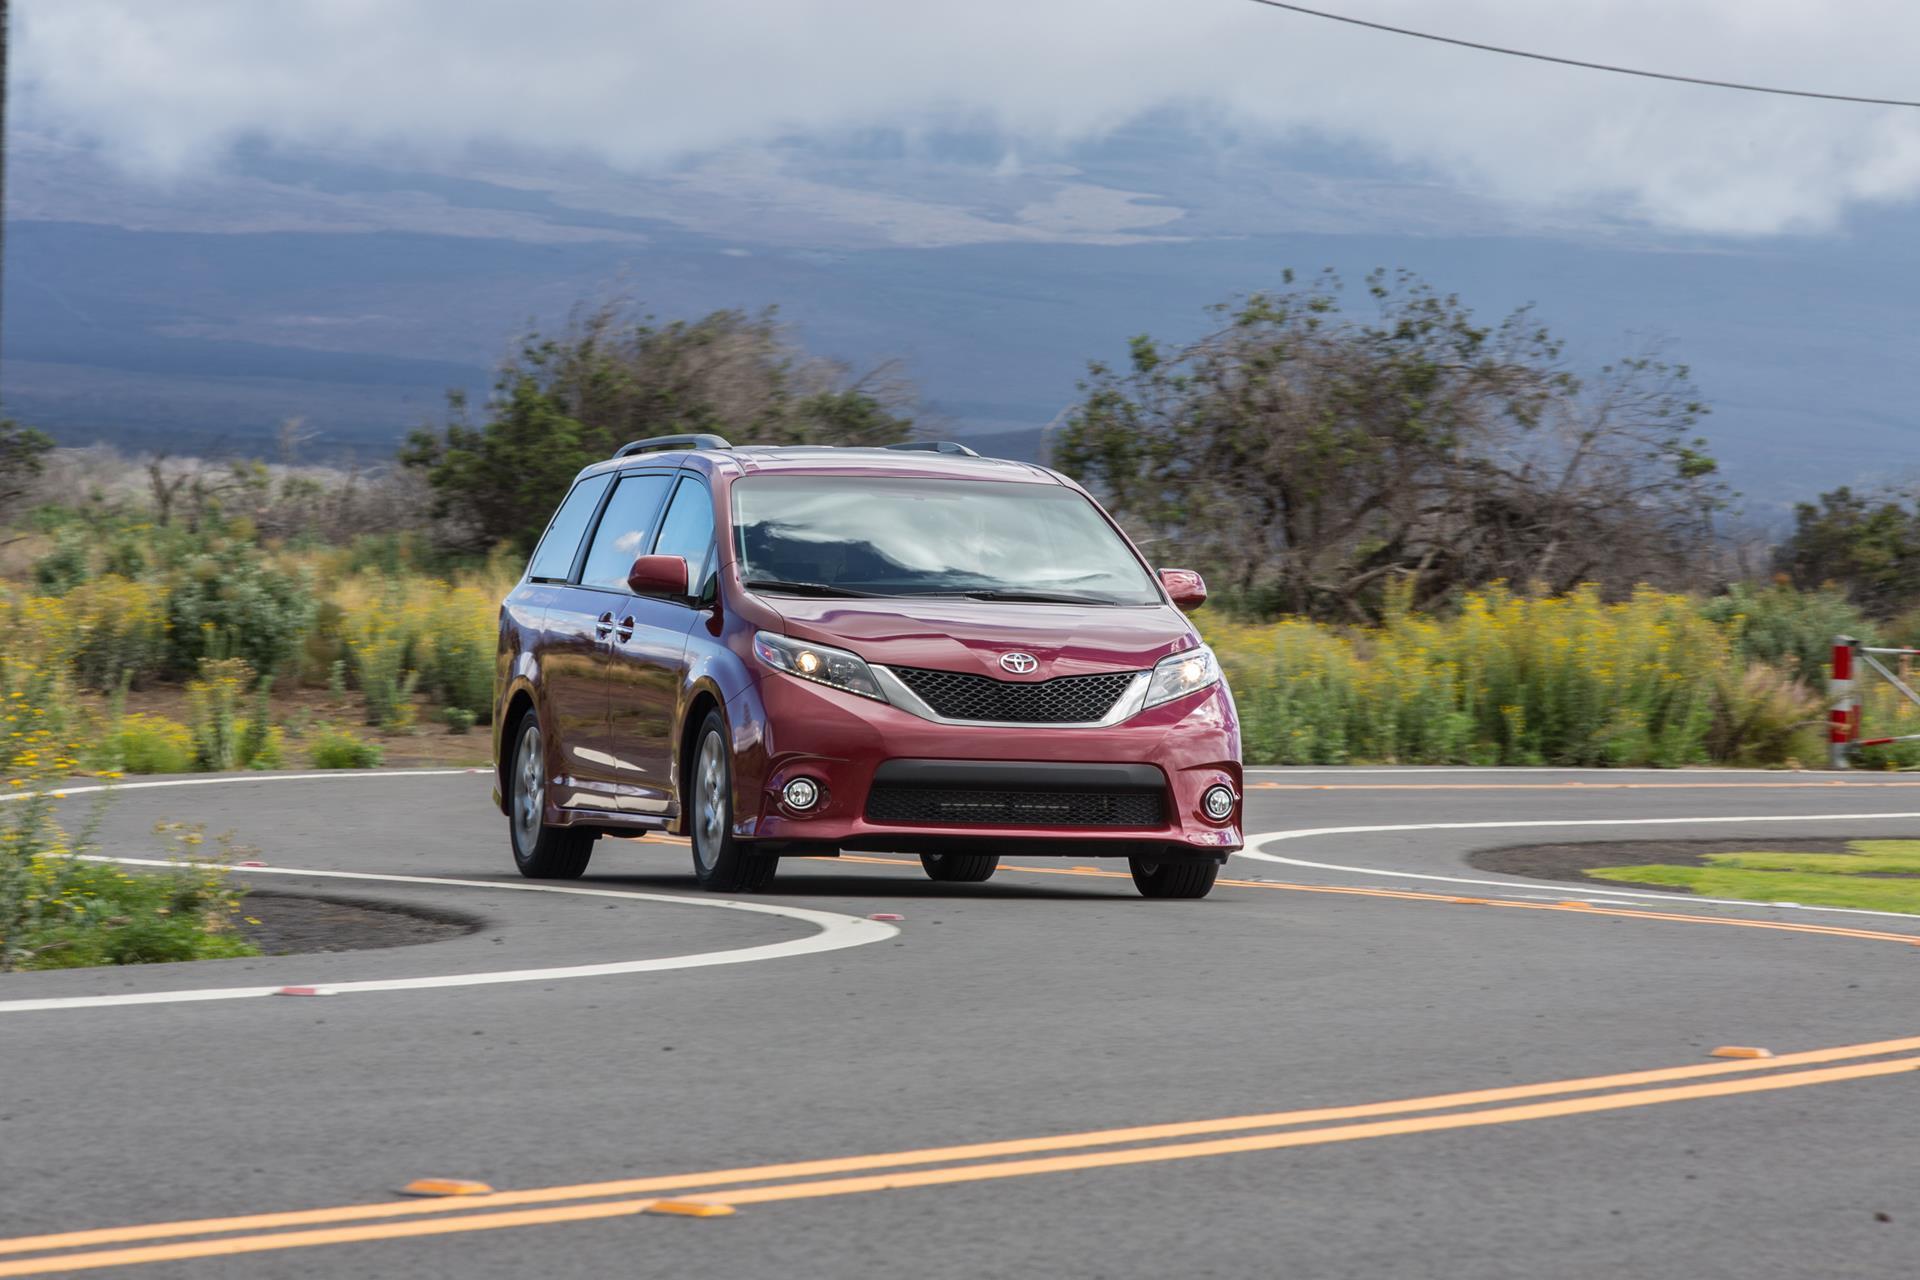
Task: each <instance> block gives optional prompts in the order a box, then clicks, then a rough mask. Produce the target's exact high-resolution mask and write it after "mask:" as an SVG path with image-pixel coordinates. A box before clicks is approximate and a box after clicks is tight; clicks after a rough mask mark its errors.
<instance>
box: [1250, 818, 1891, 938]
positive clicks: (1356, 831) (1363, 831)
mask: <svg viewBox="0 0 1920 1280" xmlns="http://www.w3.org/2000/svg"><path fill="white" fill-rule="evenodd" d="M1889 818H1920V813H1792V814H1779V813H1775V814H1734V815H1733V816H1731V817H1718V818H1545V819H1538V820H1533V819H1528V820H1522V821H1512V822H1400V823H1392V824H1387V825H1381V826H1369V827H1306V828H1302V829H1301V830H1298V831H1267V832H1263V833H1261V834H1259V835H1254V836H1249V837H1248V838H1247V847H1246V848H1244V849H1242V850H1240V851H1239V852H1238V853H1236V854H1235V855H1234V856H1235V857H1237V858H1253V859H1256V860H1258V861H1260V862H1275V863H1279V864H1281V865H1282V866H1289V867H1311V868H1312V869H1314V870H1316V871H1339V872H1342V873H1344V874H1347V875H1356V876H1383V877H1386V878H1387V879H1391V880H1429V881H1438V882H1440V883H1442V884H1474V885H1495V886H1498V887H1499V888H1502V889H1544V890H1548V891H1549V892H1551V891H1553V890H1556V889H1557V890H1560V891H1561V896H1562V897H1565V896H1567V891H1568V889H1569V887H1570V886H1569V885H1568V884H1558V885H1556V884H1553V883H1551V882H1549V881H1541V880H1521V879H1511V880H1484V879H1481V880H1476V879H1473V878H1472V877H1469V876H1442V875H1434V874H1431V873H1428V872H1420V871H1393V870H1388V869H1385V868H1381V867H1355V866H1348V865H1346V864H1344V863H1338V862H1313V861H1310V860H1308V859H1306V858H1287V857H1283V856H1281V855H1280V854H1277V853H1268V852H1266V849H1265V846H1267V845H1270V844H1278V843H1279V842H1280V841H1282V840H1307V839H1311V838H1313V837H1315V836H1358V835H1388V834H1392V833H1394V832H1402V831H1493V830H1503V829H1520V828H1527V827H1658V826H1685V825H1689V824H1700V823H1728V822H1882V821H1885V820H1887V819H1889ZM1600 892H1602V893H1604V894H1606V896H1608V897H1610V898H1651V899H1654V900H1656V901H1660V902H1668V903H1673V904H1675V905H1681V904H1697V903H1709V904H1712V905H1714V906H1723V907H1764V908H1767V909H1769V910H1773V909H1780V910H1791V911H1820V912H1830V913H1832V914H1835V915H1849V916H1890V917H1892V918H1894V919H1896V920H1913V919H1915V918H1916V917H1915V916H1914V915H1913V913H1911V912H1907V911H1874V910H1870V909H1868V908H1866V907H1814V906H1807V905H1805V904H1804V903H1799V902H1759V901H1755V900H1753V899H1748V898H1702V897H1698V896H1696V895H1694V894H1691V893H1687V894H1681V893H1658V892H1648V891H1643V890H1635V889H1602V890H1600Z"/></svg>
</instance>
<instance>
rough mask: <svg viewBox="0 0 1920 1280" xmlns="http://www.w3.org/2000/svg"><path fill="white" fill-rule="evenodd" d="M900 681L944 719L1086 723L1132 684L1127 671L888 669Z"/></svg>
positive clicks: (1108, 708) (1099, 715)
mask: <svg viewBox="0 0 1920 1280" xmlns="http://www.w3.org/2000/svg"><path fill="white" fill-rule="evenodd" d="M892 671H893V673H894V674H895V675H897V676H899V677H900V681H901V683H902V684H904V685H906V686H907V688H909V689H911V690H913V691H914V692H915V693H917V694H919V695H920V698H921V700H922V701H924V702H925V703H926V704H927V705H928V706H929V707H932V708H933V709H934V712H935V713H936V714H938V715H943V716H945V717H946V718H947V719H949V720H999V721H1002V722H1005V723H1010V724H1086V723H1089V722H1091V721H1095V720H1100V719H1103V718H1105V716H1106V714H1107V713H1108V712H1109V711H1111V710H1113V704H1114V703H1116V702H1118V701H1119V700H1120V695H1121V694H1123V693H1125V692H1126V691H1127V686H1128V685H1129V684H1131V683H1133V677H1134V673H1133V672H1131V671H1112V672H1106V673H1103V674H1101V675H1096V676H1056V677H1055V678H1054V679H1052V680H1032V681H1013V680H994V679H992V678H990V677H987V676H975V675H967V674H966V673H964V672H960V671H929V670H927V669H925V668H924V667H894V668H892Z"/></svg>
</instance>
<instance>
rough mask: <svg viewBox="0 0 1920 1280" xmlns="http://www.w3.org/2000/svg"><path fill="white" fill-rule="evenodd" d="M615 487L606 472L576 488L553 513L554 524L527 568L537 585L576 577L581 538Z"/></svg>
mask: <svg viewBox="0 0 1920 1280" xmlns="http://www.w3.org/2000/svg"><path fill="white" fill-rule="evenodd" d="M611 483H613V473H612V472H603V473H601V474H600V475H597V476H588V477H587V478H586V479H585V480H582V481H581V482H580V483H579V484H576V485H575V486H573V492H571V493H569V494H568V495H567V500H566V501H565V502H562V503H561V504H560V509H559V510H558V511H556V512H554V513H553V523H551V524H549V525H548V526H547V532H546V534H545V536H543V537H542V538H541V539H540V545H539V546H538V547H535V548H534V551H533V559H532V560H531V561H530V562H529V563H528V564H527V576H528V577H529V578H532V579H533V580H534V581H536V582H565V581H566V580H567V578H568V577H569V576H571V575H572V573H573V561H574V557H576V556H577V555H579V554H580V538H581V536H582V535H583V534H585V533H586V531H587V522H588V521H589V520H592V519H593V513H594V511H595V510H596V509H597V508H598V507H599V506H600V498H601V496H602V495H603V494H605V493H606V491H607V486H608V485H609V484H611Z"/></svg>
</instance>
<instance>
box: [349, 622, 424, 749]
mask: <svg viewBox="0 0 1920 1280" xmlns="http://www.w3.org/2000/svg"><path fill="white" fill-rule="evenodd" d="M355 656H356V657H357V658H358V659H359V663H360V696H361V697H362V698H364V699H365V700H366V704H367V723H368V724H370V725H376V726H378V727H380V728H383V729H404V728H406V727H407V726H408V725H410V724H412V723H413V714H414V709H413V694H414V689H415V688H416V686H418V685H419V683H420V673H419V672H417V671H408V670H405V669H404V667H403V666H402V660H403V657H404V650H403V649H402V648H401V647H400V646H399V645H398V644H395V643H391V642H388V643H380V644H372V645H368V646H366V647H364V648H362V649H359V650H357V651H356V653H355Z"/></svg>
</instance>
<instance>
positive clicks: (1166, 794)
mask: <svg viewBox="0 0 1920 1280" xmlns="http://www.w3.org/2000/svg"><path fill="white" fill-rule="evenodd" d="M1205 599H1206V587H1205V585H1204V584H1203V583H1202V582H1201V580H1200V577H1199V575H1198V574H1195V573H1191V572H1187V571H1185V570H1180V569H1162V570H1160V571H1159V572H1158V573H1157V574H1156V573H1155V572H1154V571H1153V570H1152V569H1151V568H1150V567H1148V565H1147V563H1146V561H1145V560H1144V559H1142V558H1141V555H1140V553H1139V551H1138V550H1136V549H1135V547H1134V546H1133V544H1132V543H1131V542H1130V541H1128V539H1127V537H1126V535H1125V534H1123V533H1122V532H1121V531H1120V529H1119V528H1118V526H1116V525H1115V524H1114V523H1113V521H1112V519H1111V518H1110V517H1109V516H1108V515H1107V514H1106V512H1104V511H1102V510H1101V509H1100V507H1099V505H1098V504H1097V503H1095V502H1094V501H1093V499H1092V498H1091V497H1089V496H1088V495H1087V493H1086V491H1085V490H1083V489H1081V488H1080V486H1078V485H1076V484H1074V483H1073V482H1072V481H1071V480H1068V479H1066V478H1065V477H1063V476H1061V475H1059V474H1057V473H1055V472H1053V471H1050V470H1048V469H1046V468H1045V467H1039V466H1033V465H1030V464H1027V463H1021V462H1007V461H1001V460H999V459H994V458H982V457H978V456H976V455H975V454H974V453H973V452H972V451H971V450H969V449H966V448H964V447H963V446H960V445H956V444H952V443H946V442H941V443H916V444H912V445H894V446H889V447H885V448H829V447H814V446H792V447H772V446H747V447H735V446H733V445H730V444H728V443H727V442H726V441H725V440H723V439H721V438H720V437H718V436H711V435H698V436H667V437H661V438H659V439H653V440H640V441H635V442H634V443H633V444H630V445H627V446H626V447H625V448H623V449H621V450H620V451H619V452H618V453H617V454H616V455H615V456H614V457H613V458H612V459H610V460H609V461H606V462H603V463H599V464H596V465H594V466H591V467H588V468H587V469H586V470H584V471H582V472H581V473H580V475H579V476H578V477H577V478H576V479H575V480H574V482H573V487H572V489H571V490H570V491H569V492H568V494H567V496H566V499H565V501H563V502H562V503H561V504H560V508H559V510H558V511H556V512H555V513H554V517H553V520H552V523H551V524H550V525H549V526H548V528H547V531H546V534H545V536H544V537H542V538H541V540H540V545H539V547H538V548H537V549H536V550H535V551H534V553H533V558H532V560H531V561H530V562H529V564H528V566H527V572H526V576H525V577H524V578H523V579H522V580H521V582H520V584H519V585H518V586H517V587H515V588H514V590H513V592H512V594H510V595H509V596H508V597H507V598H506V601H505V602H504V603H503V605H502V606H501V610H500V650H499V662H498V670H497V676H496V680H495V691H494V719H493V723H494V760H495V763H496V770H497V774H498V783H499V785H498V788H497V790H496V791H495V797H494V798H495V801H496V803H498V804H499V806H500V808H501V811H502V812H503V813H504V814H505V815H506V817H507V822H508V829H509V832H510V836H511V840H512V844H513V857H514V862H515V863H516V864H517V865H518V866H519V868H520V871H521V872H522V873H523V874H525V875H528V876H536V877H549V878H570V877H574V876H578V875H580V874H581V873H582V872H583V871H584V870H585V869H586V866H587V860H588V858H589V857H590V856H591V854H592V851H593V844H594V841H595V839H597V838H598V837H599V836H601V835H628V836H631V835H639V834H642V833H644V832H648V831H668V832H674V833H678V834H683V835H685V836H687V837H688V838H689V840H690V842H691V843H692V845H693V865H694V871H695V873H696V874H697V876H698V877H699V880H700V883H701V884H702V885H704V886H706V887H708V888H710V889H717V890H723V891H728V892H732V891H738V890H748V889H758V888H761V887H763V886H764V885H766V884H767V882H768V881H769V880H770V879H771V878H772V876H773V874H774V872H775V870H776V868H777V867H778V866H779V860H780V858H781V857H782V856H789V857H793V856H808V857H813V856H822V855H825V856H832V855H835V854H838V853H840V852H841V851H843V850H849V851H851V850H867V851H878V852H889V853H906V854H918V855H919V857H920V860H921V863H922V865H923V866H924V867H925V868H926V872H927V874H928V875H929V876H931V877H932V878H933V879H935V880H948V881H977V880H985V879H986V878H987V877H989V876H991V875H992V874H993V873H994V870H995V868H996V867H997V866H998V865H999V860H1000V858H1001V857H1002V856H1004V855H1018V856H1048V855H1052V856H1060V857H1071V858H1073V859H1074V860H1076V861H1086V860H1088V859H1091V858H1100V857H1123V858H1126V859H1127V861H1128V864H1129V866H1130V867H1131V869H1132V874H1133V880H1134V883H1135V884H1136V885H1138V886H1139V888H1140V891H1141V893H1143V894H1145V895H1146V896H1147V897H1149V898H1198V897H1203V896H1205V895H1206V893H1207V892H1208V890H1210V889H1211V888H1212V887H1213V882H1214V877H1215V876H1216V875H1217V874H1218V873H1219V868H1220V866H1221V864H1222V863H1224V862H1225V861H1226V859H1227V855H1228V854H1230V853H1231V852H1233V851H1234V850H1235V849H1238V848H1239V847H1240V843H1241V834H1240V797H1241V770H1240V730H1239V724H1238V721H1237V720H1236V719H1235V716H1234V708H1233V699H1232V697H1231V695H1229V693H1228V692H1227V686H1226V682H1225V680H1224V679H1222V677H1221V674H1220V669H1219V666H1218V665H1217V664H1216V663H1215V661H1214V657H1213V653H1212V651H1211V650H1209V649H1208V648H1207V647H1206V646H1205V645H1204V644H1202V643H1201V642H1200V637H1199V636H1198V634H1196V633H1195V631H1194V629H1193V627H1192V625H1191V624H1190V623H1188V621H1187V620H1186V618H1185V617H1184V616H1182V614H1183V611H1184V610H1191V609H1194V608H1197V607H1198V606H1199V605H1200V604H1201V603H1202V602H1203V601H1204V600H1205Z"/></svg>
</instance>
